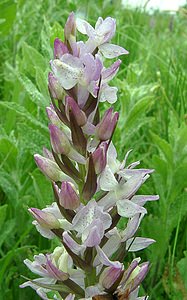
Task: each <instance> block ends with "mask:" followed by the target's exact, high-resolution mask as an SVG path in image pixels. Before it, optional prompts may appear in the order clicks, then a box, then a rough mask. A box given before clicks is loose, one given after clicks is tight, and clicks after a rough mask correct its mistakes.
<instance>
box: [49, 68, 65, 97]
mask: <svg viewBox="0 0 187 300" xmlns="http://www.w3.org/2000/svg"><path fill="white" fill-rule="evenodd" d="M48 86H49V91H50V94H51V96H52V97H53V98H54V99H58V100H63V99H64V90H63V88H62V86H61V85H60V83H59V82H58V80H57V78H56V77H55V76H54V75H53V73H51V72H50V73H49V75H48Z"/></svg>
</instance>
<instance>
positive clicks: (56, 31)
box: [50, 22, 64, 45]
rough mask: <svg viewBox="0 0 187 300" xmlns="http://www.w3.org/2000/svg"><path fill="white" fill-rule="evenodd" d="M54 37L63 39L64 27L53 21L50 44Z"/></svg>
mask: <svg viewBox="0 0 187 300" xmlns="http://www.w3.org/2000/svg"><path fill="white" fill-rule="evenodd" d="M56 38H59V39H61V40H62V41H64V29H63V28H62V26H61V25H60V24H59V23H58V22H55V23H54V25H53V27H52V29H51V36H50V42H51V44H52V45H53V43H54V40H55V39H56Z"/></svg>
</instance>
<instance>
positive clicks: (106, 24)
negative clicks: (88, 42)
mask: <svg viewBox="0 0 187 300" xmlns="http://www.w3.org/2000/svg"><path fill="white" fill-rule="evenodd" d="M115 31H116V20H115V19H113V18H111V17H107V18H106V19H105V20H103V22H101V19H100V21H99V22H98V23H97V29H96V32H97V36H98V41H99V39H100V41H99V42H100V43H99V44H98V45H101V43H102V44H104V43H107V42H108V41H110V40H111V38H112V37H113V36H114V34H115Z"/></svg>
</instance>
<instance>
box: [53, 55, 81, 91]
mask: <svg viewBox="0 0 187 300" xmlns="http://www.w3.org/2000/svg"><path fill="white" fill-rule="evenodd" d="M51 68H52V71H53V73H54V75H55V77H56V78H57V80H58V82H59V83H60V84H61V86H62V87H63V88H64V89H66V90H69V89H71V88H72V87H74V86H75V85H76V84H77V82H78V81H79V80H80V78H81V77H82V74H83V65H82V63H81V61H80V59H79V58H77V57H74V56H72V55H71V54H68V53H67V54H64V55H63V56H62V58H61V60H58V59H55V60H53V61H51Z"/></svg>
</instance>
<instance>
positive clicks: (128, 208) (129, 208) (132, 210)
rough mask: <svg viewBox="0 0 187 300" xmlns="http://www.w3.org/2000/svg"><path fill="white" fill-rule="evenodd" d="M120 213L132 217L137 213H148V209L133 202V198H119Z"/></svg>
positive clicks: (118, 208)
mask: <svg viewBox="0 0 187 300" xmlns="http://www.w3.org/2000/svg"><path fill="white" fill-rule="evenodd" d="M117 210H118V214H119V215H120V216H122V217H126V218H131V217H133V216H134V215H136V214H137V213H142V214H146V213H147V211H146V209H145V208H144V207H142V206H139V205H137V204H135V203H133V202H132V201H131V200H118V201H117Z"/></svg>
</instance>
